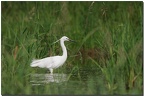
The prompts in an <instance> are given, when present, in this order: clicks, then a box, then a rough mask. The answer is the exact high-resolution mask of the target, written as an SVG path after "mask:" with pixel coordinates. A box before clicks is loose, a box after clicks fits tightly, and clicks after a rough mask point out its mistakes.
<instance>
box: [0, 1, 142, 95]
mask: <svg viewBox="0 0 144 96" xmlns="http://www.w3.org/2000/svg"><path fill="white" fill-rule="evenodd" d="M142 8H143V2H5V1H2V2H1V9H2V11H1V24H2V26H1V28H2V29H1V32H2V33H1V34H2V39H1V42H2V46H1V50H2V55H1V69H2V82H1V83H2V94H142V86H143V83H142V81H143V80H142V52H143V50H142V24H143V23H142ZM63 35H66V36H68V37H69V38H71V39H73V40H76V41H77V43H69V42H67V43H66V44H65V45H66V46H67V49H68V59H67V61H66V64H64V65H63V66H62V67H61V68H59V69H56V70H54V72H55V73H57V72H60V73H66V74H68V82H65V83H62V84H55V83H51V84H47V85H45V86H32V85H31V84H30V74H32V73H41V74H42V73H47V69H39V68H31V67H30V63H31V60H32V59H33V58H44V57H47V56H51V55H58V54H59V55H61V54H62V51H61V48H60V45H59V43H56V44H53V42H55V41H56V40H58V39H60V38H61V37H62V36H63Z"/></svg>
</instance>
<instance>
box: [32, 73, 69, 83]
mask: <svg viewBox="0 0 144 96" xmlns="http://www.w3.org/2000/svg"><path fill="white" fill-rule="evenodd" d="M65 81H67V75H66V74H31V77H30V82H31V83H32V85H43V84H47V83H50V82H55V83H61V82H65Z"/></svg>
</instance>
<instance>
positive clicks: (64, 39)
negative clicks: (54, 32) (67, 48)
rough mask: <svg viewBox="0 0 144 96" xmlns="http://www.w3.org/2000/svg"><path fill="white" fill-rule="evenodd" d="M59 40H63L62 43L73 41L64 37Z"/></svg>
mask: <svg viewBox="0 0 144 96" xmlns="http://www.w3.org/2000/svg"><path fill="white" fill-rule="evenodd" d="M60 40H63V41H73V40H71V39H69V38H68V37H66V36H63V37H62V38H61V39H60Z"/></svg>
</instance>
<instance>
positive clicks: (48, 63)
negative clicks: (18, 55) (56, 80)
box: [31, 56, 59, 68]
mask: <svg viewBox="0 0 144 96" xmlns="http://www.w3.org/2000/svg"><path fill="white" fill-rule="evenodd" d="M58 62H59V56H53V57H47V58H44V59H38V60H36V59H35V60H33V61H32V63H31V67H40V68H45V67H46V68H54V67H55V66H56V65H57V64H58Z"/></svg>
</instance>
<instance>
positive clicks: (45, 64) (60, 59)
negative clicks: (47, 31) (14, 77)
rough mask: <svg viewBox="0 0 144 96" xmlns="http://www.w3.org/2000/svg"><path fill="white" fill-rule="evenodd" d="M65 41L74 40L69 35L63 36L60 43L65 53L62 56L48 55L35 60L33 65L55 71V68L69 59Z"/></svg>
mask: <svg viewBox="0 0 144 96" xmlns="http://www.w3.org/2000/svg"><path fill="white" fill-rule="evenodd" d="M64 41H72V40H70V39H69V38H68V37H66V36H63V37H62V38H61V39H60V44H61V47H62V51H63V55H62V56H52V57H46V58H43V59H37V60H33V61H32V63H31V65H30V66H31V67H40V68H48V69H49V70H50V72H51V73H53V69H55V68H58V67H60V66H62V65H63V64H64V62H65V61H66V59H67V50H66V47H65V45H64Z"/></svg>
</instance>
